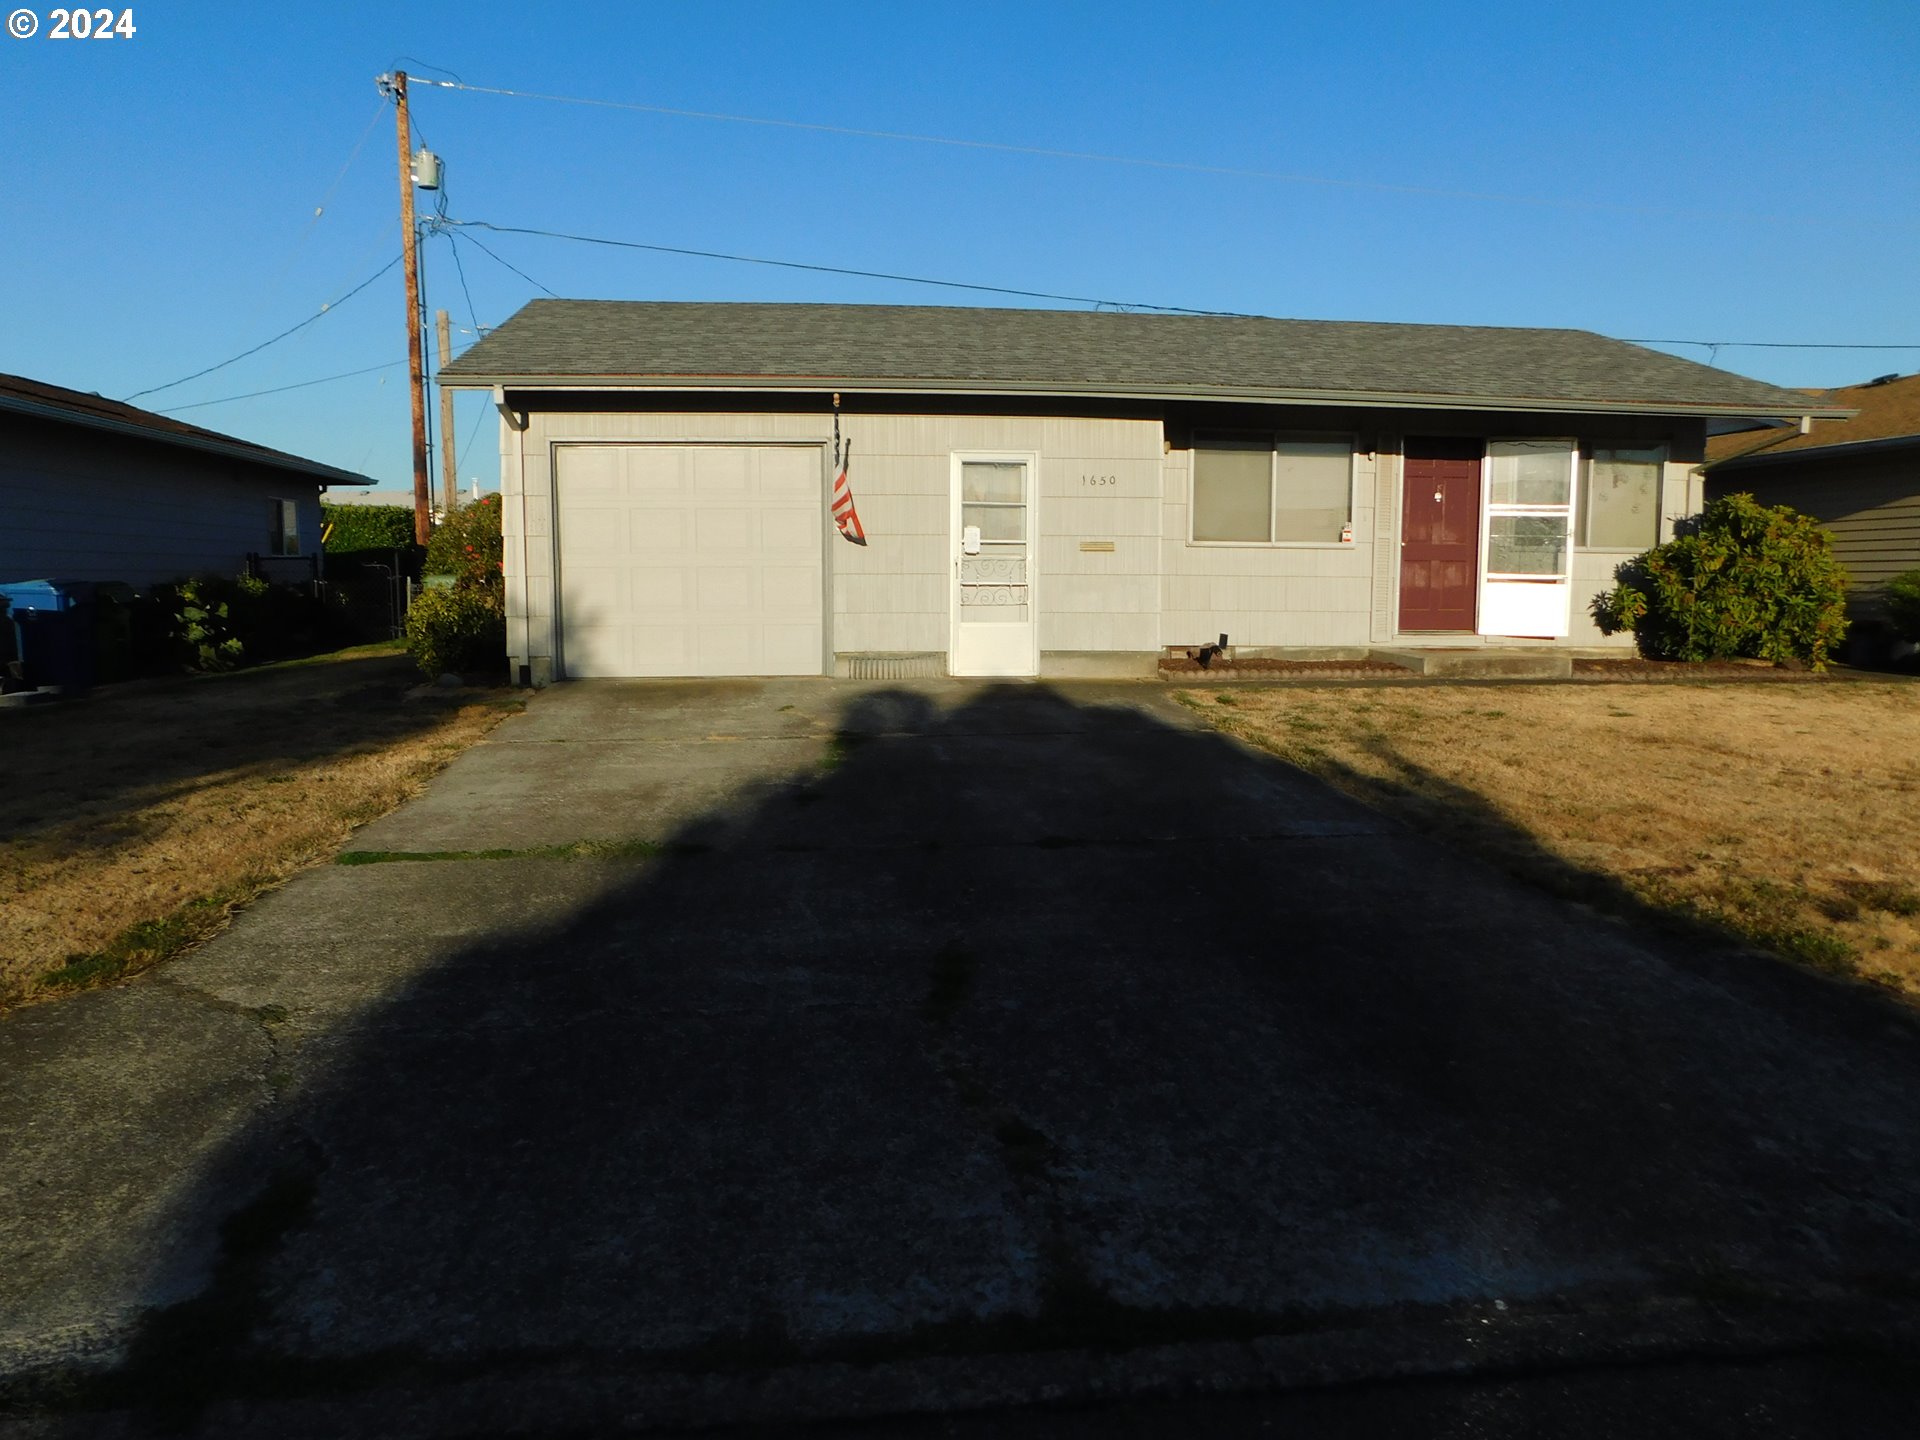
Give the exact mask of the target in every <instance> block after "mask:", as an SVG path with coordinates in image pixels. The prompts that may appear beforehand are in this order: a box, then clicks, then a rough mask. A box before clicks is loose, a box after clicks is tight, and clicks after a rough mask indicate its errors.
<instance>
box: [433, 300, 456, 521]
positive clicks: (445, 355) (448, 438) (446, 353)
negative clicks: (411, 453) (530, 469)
mask: <svg viewBox="0 0 1920 1440" xmlns="http://www.w3.org/2000/svg"><path fill="white" fill-rule="evenodd" d="M433 327H434V331H435V333H436V334H437V335H438V336H439V337H440V368H441V369H442V370H445V369H446V368H447V365H448V364H449V362H451V361H452V359H453V338H452V336H451V335H450V334H449V333H448V330H447V312H446V311H444V310H436V311H434V312H433ZM440 488H441V489H442V490H443V491H445V492H446V503H445V506H444V508H443V510H442V513H443V514H445V515H448V516H451V515H452V514H453V512H454V511H455V510H456V509H457V508H458V507H459V504H460V457H459V456H458V455H456V454H454V453H453V391H451V390H449V389H448V388H447V386H446V382H445V381H444V380H443V381H441V383H440Z"/></svg>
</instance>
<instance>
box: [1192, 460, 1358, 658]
mask: <svg viewBox="0 0 1920 1440" xmlns="http://www.w3.org/2000/svg"><path fill="white" fill-rule="evenodd" d="M1362 445H1363V448H1361V449H1360V450H1359V451H1358V453H1357V454H1356V456H1355V459H1354V470H1355V483H1354V502H1353V534H1354V540H1353V543H1352V544H1350V545H1340V544H1333V545H1195V544H1192V543H1190V542H1189V540H1188V538H1187V536H1188V534H1189V518H1188V517H1189V506H1190V504H1191V495H1192V480H1193V452H1192V451H1191V450H1173V451H1169V452H1168V454H1167V457H1166V502H1165V504H1164V506H1163V507H1162V511H1161V518H1162V527H1163V528H1162V532H1161V533H1162V536H1163V538H1162V540H1161V549H1160V553H1161V557H1162V558H1161V563H1162V564H1163V565H1164V566H1165V574H1166V580H1165V591H1166V607H1167V608H1166V616H1165V619H1164V620H1163V622H1162V625H1161V629H1162V631H1163V632H1164V634H1165V635H1166V642H1165V643H1167V644H1169V645H1188V644H1195V645H1197V644H1204V643H1206V642H1208V641H1210V640H1215V639H1218V638H1219V636H1220V635H1221V634H1222V633H1223V632H1224V633H1225V634H1226V635H1227V636H1228V637H1229V638H1230V639H1231V640H1232V642H1233V643H1234V644H1235V645H1236V646H1240V645H1249V646H1354V645H1365V644H1367V642H1368V623H1369V615H1370V610H1371V596H1372V587H1373V573H1374V556H1373V547H1372V546H1371V545H1370V544H1369V543H1368V537H1369V536H1371V535H1372V533H1373V524H1374V511H1375V483H1376V475H1377V468H1378V466H1377V461H1376V458H1375V457H1374V455H1372V454H1371V453H1369V452H1368V451H1367V450H1366V449H1365V448H1364V442H1362Z"/></svg>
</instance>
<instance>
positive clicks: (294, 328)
mask: <svg viewBox="0 0 1920 1440" xmlns="http://www.w3.org/2000/svg"><path fill="white" fill-rule="evenodd" d="M399 263H400V256H398V255H396V256H394V257H393V259H391V260H389V261H388V262H387V263H386V264H384V265H382V266H381V267H380V268H379V269H378V270H376V271H374V272H373V274H371V275H369V276H368V277H367V278H366V279H364V280H362V281H361V282H360V283H359V284H358V285H356V286H354V287H353V289H351V290H349V291H347V293H346V294H344V295H342V296H341V297H340V298H339V299H338V300H330V301H328V302H327V303H326V304H325V305H322V306H321V307H320V308H319V309H318V310H316V311H314V313H313V314H311V315H309V316H308V317H307V318H306V319H304V320H302V321H301V322H300V323H299V324H298V325H289V326H288V327H287V328H286V329H285V330H282V331H281V332H280V333H279V334H278V335H276V336H274V337H273V338H272V339H271V340H262V341H261V342H260V343H259V344H258V345H256V346H254V347H253V348H252V349H251V350H242V351H241V352H240V353H239V354H238V355H235V356H233V357H232V358H231V359H227V360H222V361H221V362H220V363H219V364H218V365H209V366H207V368H206V369H204V370H196V371H194V372H193V374H191V375H182V376H181V377H180V378H179V379H178V380H169V381H168V382H167V383H166V384H164V385H153V386H150V387H148V388H147V389H145V390H136V391H134V392H133V394H131V395H128V396H125V397H123V398H124V399H126V400H138V399H139V398H140V397H141V396H142V395H158V394H159V393H160V392H161V391H162V390H171V389H173V388H174V387H175V386H179V385H184V384H186V383H187V382H188V381H189V380H198V379H199V378H200V377H201V376H202V375H211V374H213V372H214V371H216V370H224V369H226V368H227V366H229V365H233V364H236V363H238V362H239V361H241V360H244V359H246V358H247V357H248V356H249V355H258V354H259V353H260V352H261V351H262V350H264V349H266V348H267V347H268V346H269V345H277V344H279V343H280V342H281V341H282V340H284V339H286V338H287V337H288V336H289V335H292V334H295V333H296V332H298V331H301V330H304V329H306V328H307V326H309V325H311V324H313V322H314V321H316V320H318V319H319V318H320V317H321V316H322V315H326V314H328V313H330V312H331V311H333V310H335V309H337V308H339V307H340V306H341V305H344V304H345V303H346V302H347V301H349V300H351V299H352V298H353V297H354V296H356V295H358V294H359V293H360V292H361V291H362V290H364V289H366V288H367V287H368V286H369V285H371V284H373V282H374V281H376V280H378V279H379V278H380V277H381V276H382V275H384V274H386V273H387V271H389V270H391V269H392V268H393V267H394V266H396V265H398V264H399Z"/></svg>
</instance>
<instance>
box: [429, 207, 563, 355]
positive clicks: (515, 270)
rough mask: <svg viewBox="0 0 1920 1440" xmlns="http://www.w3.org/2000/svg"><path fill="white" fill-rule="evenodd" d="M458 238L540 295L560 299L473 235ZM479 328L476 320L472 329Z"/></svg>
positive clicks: (451, 223)
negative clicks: (477, 249)
mask: <svg viewBox="0 0 1920 1440" xmlns="http://www.w3.org/2000/svg"><path fill="white" fill-rule="evenodd" d="M446 223H447V224H449V225H463V224H468V223H472V224H478V223H479V222H478V221H473V222H468V221H462V220H449V221H447V222H446ZM487 228H488V229H492V228H494V227H492V226H488V227H487ZM453 234H454V232H453V231H451V230H449V231H448V232H447V235H448V237H449V238H452V237H453ZM459 238H461V239H463V240H468V241H471V242H472V243H473V244H475V245H478V246H480V251H481V253H482V254H484V255H489V256H492V257H493V260H494V262H495V263H496V264H500V265H504V266H506V267H507V269H509V270H511V271H513V273H514V274H516V275H518V276H519V277H520V278H521V279H522V280H524V281H526V282H527V283H528V284H529V285H531V286H533V288H534V289H536V290H538V291H540V292H541V293H542V294H544V295H548V296H550V297H551V298H553V299H555V300H558V299H559V298H560V296H559V294H558V292H556V291H553V290H549V289H547V287H546V286H544V285H542V284H541V283H540V282H539V281H538V280H536V279H534V278H533V277H532V276H531V275H529V274H527V272H526V271H524V270H522V269H521V268H520V267H519V266H518V265H515V264H514V263H513V262H512V261H510V260H503V259H501V258H500V256H499V254H498V253H496V252H495V250H494V249H493V247H492V246H490V245H487V244H484V243H482V242H481V240H480V238H479V237H478V236H475V235H462V236H460V237H459ZM479 328H480V326H479V322H478V321H477V320H476V321H475V322H474V329H475V330H478V329H479Z"/></svg>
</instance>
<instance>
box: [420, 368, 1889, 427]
mask: <svg viewBox="0 0 1920 1440" xmlns="http://www.w3.org/2000/svg"><path fill="white" fill-rule="evenodd" d="M440 383H441V384H442V385H444V386H445V387H446V388H448V389H451V390H492V389H494V388H495V387H504V388H505V389H509V390H519V391H523V392H524V391H535V392H539V391H547V392H553V391H574V392H585V393H600V392H606V393H619V392H626V391H651V392H661V391H664V392H672V393H701V392H703V393H709V394H711V393H721V394H725V393H733V392H738V393H753V392H774V393H781V392H784V393H789V394H794V393H803V394H805V393H815V392H818V391H823V390H839V391H845V392H848V393H852V394H869V395H1033V396H1061V397H1064V398H1072V399H1087V400H1095V399H1097V400H1206V401H1214V402H1223V403H1242V404H1296V405H1329V406H1338V407H1345V408H1356V409H1357V408H1361V407H1376V408H1377V407H1391V408H1394V409H1403V410H1509V411H1522V412H1529V413H1549V412H1550V413H1559V414H1601V415H1701V416H1708V415H1714V416H1755V417H1763V416H1765V417H1771V416H1779V417H1782V418H1792V419H1797V418H1798V417H1800V416H1802V415H1808V416H1812V417H1813V418H1814V419H1818V420H1830V419H1831V420H1838V419H1844V418H1845V417H1846V416H1847V415H1849V414H1851V413H1852V412H1851V411H1849V410H1845V409H1836V408H1835V407H1833V406H1830V405H1804V404H1795V405H1765V404H1741V403H1737V402H1725V403H1721V402H1715V403H1705V404H1703V403H1696V402H1686V401H1674V400H1665V401H1649V400H1572V399H1561V398H1555V397H1552V396H1537V395H1427V394H1418V393H1414V392H1396V391H1379V390H1372V391H1354V390H1317V389H1292V388H1287V389H1263V388H1260V387H1257V386H1255V387H1245V388H1226V387H1221V386H1213V385H1158V386H1139V387H1134V386H1125V385H1075V384H1062V383H1059V382H1020V381H1011V382H1010V381H1004V380H911V379H907V380H903V379H900V378H897V377H885V376H872V375H837V376H836V375H808V376H775V377H758V376H742V375H672V376H652V375H648V376H633V377H610V376H606V375H526V374H518V375H516V374H459V375H454V374H448V373H446V372H442V374H441V377H440Z"/></svg>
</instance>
